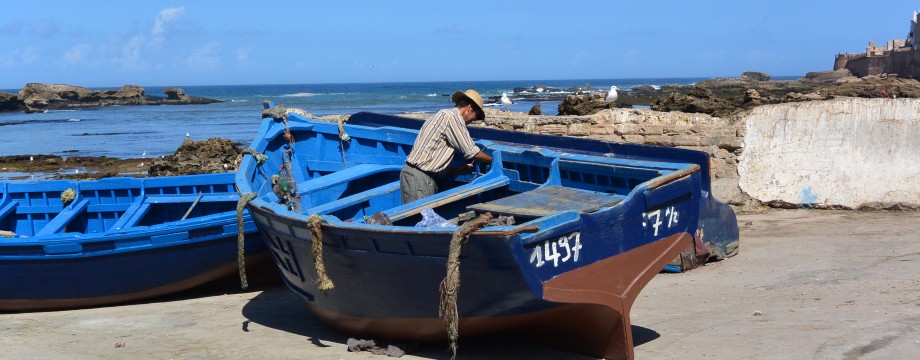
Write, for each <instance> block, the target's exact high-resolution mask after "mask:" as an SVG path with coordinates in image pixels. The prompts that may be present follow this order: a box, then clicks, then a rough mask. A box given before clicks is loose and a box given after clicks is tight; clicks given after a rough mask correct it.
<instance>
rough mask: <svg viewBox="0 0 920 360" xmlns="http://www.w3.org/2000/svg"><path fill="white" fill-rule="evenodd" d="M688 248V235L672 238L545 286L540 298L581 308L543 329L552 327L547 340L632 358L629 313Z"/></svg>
mask: <svg viewBox="0 0 920 360" xmlns="http://www.w3.org/2000/svg"><path fill="white" fill-rule="evenodd" d="M688 246H693V237H692V236H691V235H690V234H687V233H680V234H675V235H672V236H669V237H667V238H664V239H662V240H659V241H656V242H653V243H650V244H647V245H643V246H640V247H638V248H635V249H632V250H629V251H627V252H624V253H622V254H620V255H617V256H614V257H611V258H608V259H604V260H601V261H598V262H596V263H593V264H591V265H588V266H585V267H582V268H579V269H576V270H572V271H569V272H566V273H563V274H561V275H559V276H557V277H555V278H553V279H551V280H549V281H547V282H545V283H544V284H543V299H544V300H547V301H553V302H558V303H570V304H573V305H574V304H578V305H579V306H573V307H570V308H569V309H568V311H566V313H567V314H565V316H564V319H558V320H559V321H558V323H557V322H555V321H554V322H553V324H552V326H549V327H547V328H545V329H543V330H544V331H545V330H546V329H552V330H551V331H550V332H551V333H553V334H545V335H549V336H546V339H547V341H550V342H553V343H555V344H554V345H555V346H559V347H562V348H566V349H568V350H571V351H574V352H578V353H583V354H586V355H590V356H599V357H603V358H605V359H633V358H634V357H635V354H634V352H633V338H632V328H631V323H630V320H629V311H630V309H631V308H632V305H633V303H634V302H635V301H636V298H637V297H638V295H639V292H640V291H641V290H642V288H644V287H645V285H646V284H648V282H649V281H651V279H652V278H653V277H654V276H655V275H656V274H658V273H659V272H660V271H661V269H662V268H663V267H664V266H665V265H666V264H668V262H669V261H671V260H672V259H674V258H675V257H676V256H678V255H680V253H681V251H682V250H684V249H687V247H688Z"/></svg>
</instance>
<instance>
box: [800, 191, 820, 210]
mask: <svg viewBox="0 0 920 360" xmlns="http://www.w3.org/2000/svg"><path fill="white" fill-rule="evenodd" d="M801 198H802V200H801V202H802V204H804V205H806V206H809V207H813V206H814V205H815V204H817V203H818V194H815V193H813V192H811V187H809V186H806V187H804V188H803V189H802V195H801Z"/></svg>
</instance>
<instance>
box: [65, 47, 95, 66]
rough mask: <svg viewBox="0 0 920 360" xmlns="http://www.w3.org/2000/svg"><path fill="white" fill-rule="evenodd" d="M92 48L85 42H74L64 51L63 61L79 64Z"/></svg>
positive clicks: (85, 58)
mask: <svg viewBox="0 0 920 360" xmlns="http://www.w3.org/2000/svg"><path fill="white" fill-rule="evenodd" d="M91 52H92V48H91V47H90V46H89V45H87V44H76V45H74V46H73V47H71V48H70V49H69V50H67V51H66V52H64V61H65V62H66V63H69V64H79V63H83V62H85V61H86V60H87V58H88V56H89V54H90V53H91Z"/></svg>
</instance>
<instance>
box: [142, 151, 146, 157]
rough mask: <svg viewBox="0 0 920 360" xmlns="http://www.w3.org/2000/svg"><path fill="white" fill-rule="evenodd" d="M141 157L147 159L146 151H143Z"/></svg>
mask: <svg viewBox="0 0 920 360" xmlns="http://www.w3.org/2000/svg"><path fill="white" fill-rule="evenodd" d="M141 157H142V158H145V157H147V150H144V153H143V154H141Z"/></svg>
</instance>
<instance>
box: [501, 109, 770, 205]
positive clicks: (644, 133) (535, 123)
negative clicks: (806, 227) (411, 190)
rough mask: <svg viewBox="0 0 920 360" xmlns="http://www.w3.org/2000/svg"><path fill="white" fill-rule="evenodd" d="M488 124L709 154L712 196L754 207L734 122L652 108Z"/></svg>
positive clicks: (504, 117)
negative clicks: (741, 171)
mask: <svg viewBox="0 0 920 360" xmlns="http://www.w3.org/2000/svg"><path fill="white" fill-rule="evenodd" d="M485 125H486V126H488V127H493V128H500V129H505V130H518V131H525V132H533V133H540V134H550V135H563V136H575V137H588V138H593V139H600V140H607V141H615V142H632V143H640V144H652V145H661V146H671V147H680V148H686V149H693V150H699V151H703V152H705V153H708V154H709V155H710V157H711V159H712V175H713V184H712V188H713V194H714V195H715V196H716V198H718V199H720V200H723V201H726V202H728V203H729V204H732V205H734V206H735V207H736V208H741V209H748V208H751V207H753V206H756V205H757V204H752V203H751V199H750V197H747V196H745V195H744V194H743V193H742V192H741V190H740V188H739V187H738V170H737V163H738V155H740V153H741V151H742V144H743V136H744V133H743V132H744V129H743V127H741V126H740V124H739V123H738V122H737V121H736V120H735V119H733V118H720V117H713V116H710V115H706V114H700V113H692V114H691V113H683V112H677V111H671V112H660V111H653V110H647V109H607V110H602V111H601V112H599V113H597V114H594V115H588V116H526V115H522V114H509V113H500V112H489V114H488V116H487V117H486V120H485Z"/></svg>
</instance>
